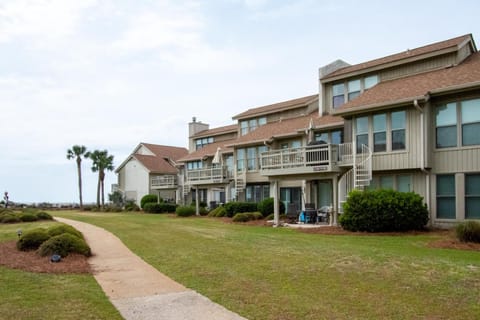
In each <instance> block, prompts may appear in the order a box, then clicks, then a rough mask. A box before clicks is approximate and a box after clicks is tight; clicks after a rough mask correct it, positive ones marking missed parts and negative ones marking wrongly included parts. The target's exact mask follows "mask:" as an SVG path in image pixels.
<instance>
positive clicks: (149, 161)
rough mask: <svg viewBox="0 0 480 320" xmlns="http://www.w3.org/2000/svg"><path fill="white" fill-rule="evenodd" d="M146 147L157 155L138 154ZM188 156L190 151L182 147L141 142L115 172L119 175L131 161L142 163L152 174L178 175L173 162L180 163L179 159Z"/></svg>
mask: <svg viewBox="0 0 480 320" xmlns="http://www.w3.org/2000/svg"><path fill="white" fill-rule="evenodd" d="M142 146H144V147H146V148H147V149H148V150H150V151H151V152H152V153H154V154H155V155H145V154H139V153H137V152H138V150H139V149H140V148H141V147H142ZM186 154H188V150H187V149H186V148H182V147H172V146H164V145H158V144H151V143H144V142H141V143H140V144H139V145H138V146H137V147H136V148H135V149H134V151H133V153H132V154H130V155H129V156H128V157H127V159H126V160H125V161H123V162H122V164H121V165H120V166H118V168H117V169H116V170H115V172H116V173H118V172H119V171H120V170H121V169H122V168H123V167H124V166H125V165H126V164H127V163H128V161H130V160H131V159H135V160H137V161H138V162H140V163H141V164H142V165H143V166H144V167H145V168H146V169H147V170H148V171H150V173H164V174H176V173H177V172H178V170H177V168H176V167H175V166H174V165H173V164H172V163H171V161H178V159H179V158H181V157H182V156H184V155H186Z"/></svg>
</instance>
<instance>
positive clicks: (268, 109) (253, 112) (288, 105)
mask: <svg viewBox="0 0 480 320" xmlns="http://www.w3.org/2000/svg"><path fill="white" fill-rule="evenodd" d="M316 99H318V94H313V95H310V96H306V97H302V98H297V99H293V100H288V101H283V102H279V103H274V104H269V105H266V106H262V107H258V108H251V109H248V110H247V111H245V112H242V113H240V114H237V115H236V116H234V117H233V118H232V119H234V120H237V119H245V118H250V117H254V116H261V115H266V114H268V113H272V112H278V111H283V110H289V109H293V108H298V107H301V106H305V105H307V104H309V103H311V102H313V101H315V100H316Z"/></svg>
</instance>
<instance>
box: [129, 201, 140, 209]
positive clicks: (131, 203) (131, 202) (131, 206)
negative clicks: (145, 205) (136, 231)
mask: <svg viewBox="0 0 480 320" xmlns="http://www.w3.org/2000/svg"><path fill="white" fill-rule="evenodd" d="M125 211H140V207H139V206H138V205H137V204H136V203H135V201H127V203H126V204H125Z"/></svg>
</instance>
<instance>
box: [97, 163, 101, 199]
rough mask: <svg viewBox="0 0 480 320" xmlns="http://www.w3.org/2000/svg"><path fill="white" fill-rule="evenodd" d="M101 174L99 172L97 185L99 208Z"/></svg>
mask: <svg viewBox="0 0 480 320" xmlns="http://www.w3.org/2000/svg"><path fill="white" fill-rule="evenodd" d="M100 181H101V180H100V172H98V183H97V207H100Z"/></svg>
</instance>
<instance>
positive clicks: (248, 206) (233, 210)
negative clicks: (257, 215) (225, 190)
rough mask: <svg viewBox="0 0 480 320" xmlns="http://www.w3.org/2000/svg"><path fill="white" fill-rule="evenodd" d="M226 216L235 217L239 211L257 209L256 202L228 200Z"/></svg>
mask: <svg viewBox="0 0 480 320" xmlns="http://www.w3.org/2000/svg"><path fill="white" fill-rule="evenodd" d="M224 207H225V211H226V216H227V217H230V218H231V217H233V216H234V215H235V214H237V213H244V212H254V211H257V204H256V203H255V202H228V203H226V204H225V205H224Z"/></svg>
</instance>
